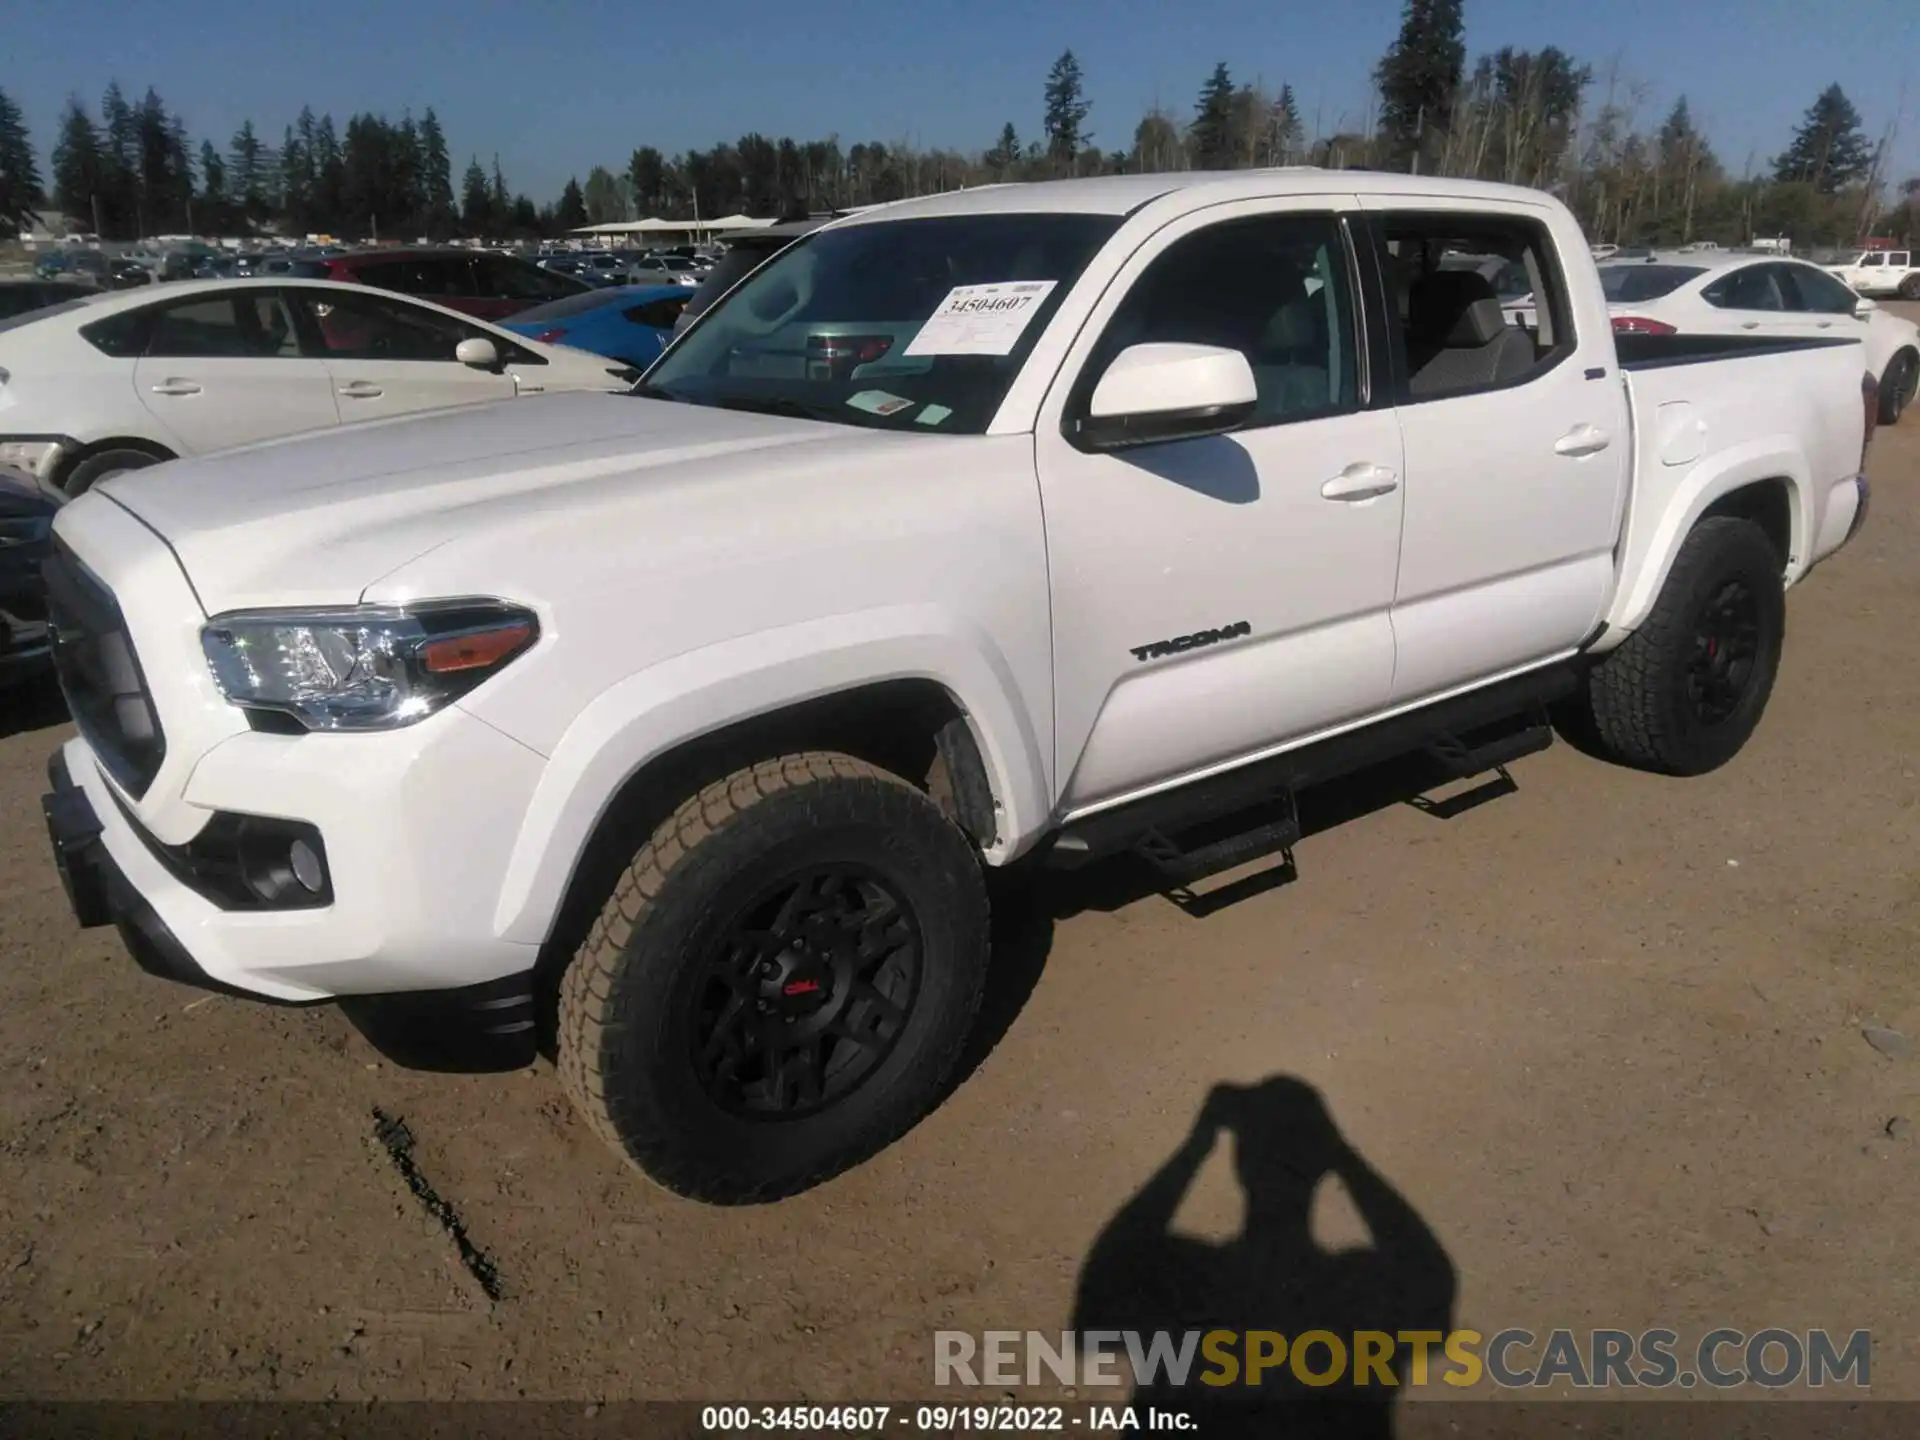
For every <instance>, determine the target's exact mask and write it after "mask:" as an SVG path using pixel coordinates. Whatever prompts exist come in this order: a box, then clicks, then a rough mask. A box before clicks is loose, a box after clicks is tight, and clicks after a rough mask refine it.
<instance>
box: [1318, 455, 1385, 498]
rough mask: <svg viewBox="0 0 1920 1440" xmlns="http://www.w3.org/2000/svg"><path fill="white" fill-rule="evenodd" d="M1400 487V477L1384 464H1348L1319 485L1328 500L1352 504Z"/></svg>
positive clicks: (1377, 496) (1378, 496)
mask: <svg viewBox="0 0 1920 1440" xmlns="http://www.w3.org/2000/svg"><path fill="white" fill-rule="evenodd" d="M1399 488H1400V477H1399V476H1398V475H1396V474H1394V473H1393V471H1391V470H1389V469H1388V468H1387V467H1386V466H1384V465H1369V464H1365V463H1361V464H1358V465H1349V466H1347V468H1346V469H1344V470H1342V471H1341V472H1340V473H1339V474H1338V475H1336V476H1334V477H1333V479H1331V480H1329V481H1327V483H1326V484H1324V485H1322V486H1321V487H1320V493H1321V495H1322V496H1324V497H1325V498H1326V499H1328V500H1343V501H1345V502H1347V503H1348V504H1352V503H1354V502H1355V501H1358V500H1377V499H1379V498H1380V497H1381V496H1382V495H1391V494H1392V493H1393V492H1394V491H1396V490H1398V489H1399Z"/></svg>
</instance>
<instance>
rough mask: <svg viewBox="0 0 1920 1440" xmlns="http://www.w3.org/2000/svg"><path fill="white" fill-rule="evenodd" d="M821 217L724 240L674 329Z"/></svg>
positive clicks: (677, 330) (691, 319) (815, 226)
mask: <svg viewBox="0 0 1920 1440" xmlns="http://www.w3.org/2000/svg"><path fill="white" fill-rule="evenodd" d="M824 223H825V222H824V221H820V220H791V221H787V222H786V223H784V224H780V225H769V226H767V227H766V228H765V229H763V230H749V231H747V232H745V233H744V234H742V235H740V236H738V237H736V238H735V239H733V240H731V241H729V242H728V244H727V248H726V252H725V253H724V254H722V255H721V256H720V258H719V259H718V260H716V261H715V262H714V263H713V265H712V266H711V267H710V268H709V269H708V270H707V271H706V273H705V274H703V275H702V276H701V277H700V283H699V284H698V285H696V286H695V287H694V291H693V294H692V296H691V297H690V298H689V299H688V301H687V305H686V308H685V309H684V310H682V311H681V312H680V318H679V319H678V320H676V321H674V322H673V329H674V333H675V334H676V335H677V334H679V333H680V331H682V330H684V329H686V328H687V327H688V326H689V325H691V324H693V322H694V321H695V320H697V319H699V318H700V316H701V314H702V313H704V312H705V311H706V310H708V309H709V308H710V307H711V306H712V305H713V302H714V301H716V300H718V299H719V298H720V297H721V296H722V295H724V294H726V293H727V291H729V290H731V289H732V288H733V287H734V286H735V285H737V284H738V283H739V282H740V281H741V280H743V279H744V278H745V277H746V276H747V275H749V274H751V273H752V272H753V271H754V270H756V269H758V268H759V267H760V265H761V263H762V262H764V261H765V260H767V259H768V258H769V257H771V256H774V255H778V254H779V253H780V252H781V251H782V250H784V249H786V248H787V246H789V245H791V244H792V243H793V242H794V241H796V240H798V239H799V238H800V237H801V236H802V235H806V234H809V233H811V232H812V231H815V230H818V229H819V228H820V226H821V225H822V224H824Z"/></svg>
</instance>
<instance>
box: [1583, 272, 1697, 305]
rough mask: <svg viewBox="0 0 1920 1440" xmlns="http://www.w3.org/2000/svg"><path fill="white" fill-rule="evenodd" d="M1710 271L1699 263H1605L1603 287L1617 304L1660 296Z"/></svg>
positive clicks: (1669, 293) (1601, 275)
mask: <svg viewBox="0 0 1920 1440" xmlns="http://www.w3.org/2000/svg"><path fill="white" fill-rule="evenodd" d="M1706 273H1707V272H1706V271H1704V270H1702V269H1700V268H1699V267H1698V266H1697V265H1602V266H1601V267H1600V288H1601V289H1602V290H1604V291H1606V294H1607V299H1609V300H1611V301H1614V302H1615V303H1616V304H1623V305H1631V304H1634V303H1636V302H1638V301H1641V300H1658V299H1659V298H1660V297H1661V296H1663V295H1671V294H1672V293H1673V292H1674V291H1676V290H1678V289H1679V288H1680V287H1681V286H1682V285H1684V284H1686V283H1687V282H1688V281H1689V280H1694V279H1698V278H1699V277H1700V276H1702V275H1704V274H1706Z"/></svg>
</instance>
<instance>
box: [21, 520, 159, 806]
mask: <svg viewBox="0 0 1920 1440" xmlns="http://www.w3.org/2000/svg"><path fill="white" fill-rule="evenodd" d="M42 573H43V574H44V575H45V577H46V582H47V617H48V620H49V622H50V624H51V629H52V639H53V664H54V669H55V670H56V671H57V672H58V674H59V677H60V689H61V692H62V693H63V694H64V695H65V696H66V698H67V709H68V710H69V711H70V712H71V713H72V715H73V723H74V725H75V726H76V727H78V729H79V731H80V734H81V736H82V738H84V739H85V740H86V742H87V744H88V745H89V746H91V747H92V749H93V753H94V754H95V755H96V756H98V757H99V760H100V763H101V765H102V766H104V767H105V768H106V771H107V773H108V774H110V775H111V776H113V778H114V779H115V780H117V781H119V783H120V785H121V786H122V788H124V789H125V790H126V791H127V793H128V794H130V795H132V796H133V797H134V798H135V799H138V798H139V797H140V796H142V795H144V794H146V791H147V786H149V785H151V784H152V783H153V777H154V776H155V775H157V774H158V773H159V772H160V762H161V761H162V760H164V759H165V758H166V754H167V741H166V736H165V735H164V734H162V733H161V729H160V718H159V716H157V715H155V714H154V711H153V701H152V700H151V698H150V697H149V696H148V694H147V680H146V676H144V675H143V674H141V672H140V661H139V660H138V658H136V657H135V655H134V653H133V640H132V637H130V636H129V635H128V634H127V625H126V621H125V619H124V618H122V616H121V614H120V606H119V604H118V603H117V602H115V600H114V598H113V592H112V591H111V590H109V589H107V587H106V586H105V585H103V584H101V583H100V580H99V579H98V577H96V576H95V575H94V574H93V572H92V571H90V570H88V569H87V567H86V566H85V565H82V564H81V563H80V561H79V560H78V559H77V558H76V557H75V556H74V554H73V552H72V551H70V550H68V549H67V547H66V546H65V545H62V544H61V543H60V542H59V541H58V540H57V539H56V540H55V541H54V545H53V554H52V555H51V556H49V557H48V558H47V561H46V564H45V566H44V567H43V571H42Z"/></svg>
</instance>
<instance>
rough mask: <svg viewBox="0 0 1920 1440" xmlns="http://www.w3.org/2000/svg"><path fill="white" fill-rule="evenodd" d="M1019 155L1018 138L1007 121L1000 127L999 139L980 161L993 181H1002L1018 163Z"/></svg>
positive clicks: (1010, 122) (1010, 123)
mask: <svg viewBox="0 0 1920 1440" xmlns="http://www.w3.org/2000/svg"><path fill="white" fill-rule="evenodd" d="M1020 154H1021V151H1020V137H1019V136H1018V135H1017V134H1015V133H1014V129H1013V122H1012V121H1011V120H1009V121H1008V122H1007V123H1006V124H1005V125H1002V126H1001V127H1000V138H999V139H998V140H997V141H995V142H994V146H993V148H992V149H991V150H989V151H987V153H986V154H985V155H984V156H983V157H982V160H983V163H985V165H986V167H987V170H988V171H989V173H991V174H992V176H993V178H994V179H996V180H1004V179H1006V178H1007V177H1008V176H1009V175H1010V174H1011V173H1012V171H1013V168H1014V166H1016V165H1018V164H1019V163H1020Z"/></svg>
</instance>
